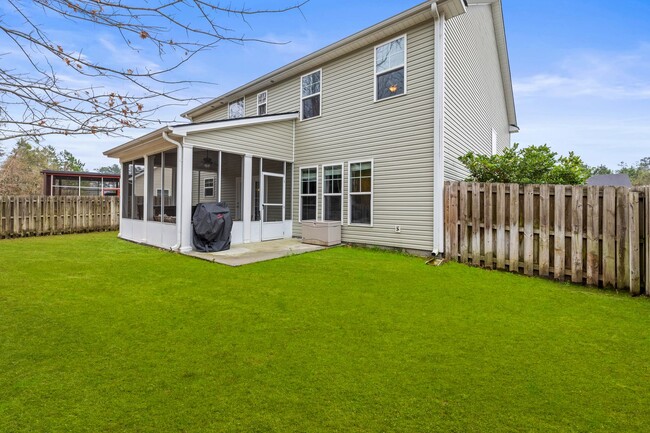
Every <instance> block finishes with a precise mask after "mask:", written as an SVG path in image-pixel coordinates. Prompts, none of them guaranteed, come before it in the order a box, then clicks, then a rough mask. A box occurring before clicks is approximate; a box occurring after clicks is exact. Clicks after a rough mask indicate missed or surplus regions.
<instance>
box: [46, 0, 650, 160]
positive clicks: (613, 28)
mask: <svg viewBox="0 0 650 433" xmlns="http://www.w3.org/2000/svg"><path fill="white" fill-rule="evenodd" d="M283 3H284V4H286V2H283V1H282V0H273V1H264V2H262V1H249V2H246V6H247V7H250V8H256V7H261V6H264V7H267V6H268V5H269V4H270V5H273V4H275V5H279V4H283ZM418 3H420V1H417V0H416V1H407V0H392V1H382V2H377V1H368V0H355V1H348V2H339V1H332V0H311V1H310V2H309V3H308V4H307V5H306V6H304V7H303V10H302V14H301V13H298V12H289V13H286V14H282V15H277V16H264V17H254V18H252V19H250V27H248V26H247V25H245V24H243V23H241V22H240V21H238V20H237V19H232V20H231V21H230V22H229V25H232V26H234V27H235V28H236V29H238V30H239V31H242V32H244V33H245V34H246V35H247V36H252V37H259V38H262V39H266V40H273V41H283V42H285V41H290V43H288V44H286V45H263V44H250V43H249V44H246V45H244V46H241V45H236V44H233V43H224V44H222V45H221V46H219V47H217V48H216V49H215V50H213V51H211V52H210V53H207V54H203V55H202V56H201V57H199V58H195V59H194V60H193V62H192V63H191V64H189V65H187V67H186V68H185V69H184V70H183V71H182V73H183V74H184V76H192V77H196V78H197V79H199V80H207V81H211V82H215V83H216V85H213V86H204V85H195V86H193V87H192V88H190V89H187V90H186V92H188V94H192V95H194V96H206V95H208V96H217V95H219V94H221V93H224V92H227V91H228V90H231V89H232V88H234V87H236V86H238V85H241V84H244V83H246V82H247V81H250V80H252V79H254V78H256V77H258V76H260V75H262V74H264V73H266V72H269V71H271V70H273V69H275V68H277V67H280V66H282V65H284V64H286V63H288V62H290V61H292V60H295V59H297V58H299V57H301V56H303V55H306V54H309V53H310V52H312V51H314V50H317V49H319V48H321V47H323V46H325V45H327V44H329V43H332V42H335V41H337V40H339V39H341V38H343V37H345V36H348V35H350V34H352V33H354V32H356V31H358V30H361V29H363V28H365V27H368V26H370V25H372V24H374V23H376V22H379V21H381V20H382V19H385V18H388V17H390V16H392V15H394V14H396V13H399V12H400V11H402V10H405V9H407V8H409V7H411V6H414V5H416V4H418ZM233 4H238V2H233ZM503 6H504V15H505V21H506V31H507V38H508V47H509V53H510V62H511V68H512V77H513V82H514V88H515V102H516V106H517V116H518V122H519V126H520V127H521V133H519V134H516V135H514V136H513V137H514V138H513V141H514V142H520V143H521V144H522V145H530V144H544V143H546V144H548V145H550V146H551V147H552V148H553V149H554V150H555V151H557V152H559V153H561V154H566V153H568V151H570V150H573V151H575V152H576V153H577V154H578V155H580V156H582V158H583V159H584V160H585V161H586V162H587V163H588V164H590V165H598V164H606V165H608V166H610V167H612V168H614V167H616V166H617V165H618V163H619V162H621V161H624V162H627V163H633V162H635V161H637V160H639V159H640V158H642V157H645V156H650V25H648V17H650V2H649V1H647V0H618V1H615V2H613V1H611V0H609V1H605V0H591V1H589V2H568V1H566V2H559V4H558V2H556V3H555V4H553V3H548V2H531V1H521V0H503ZM44 24H45V25H46V26H49V27H51V28H53V29H54V30H55V31H56V32H57V33H58V34H60V37H61V39H62V40H64V41H67V42H68V43H69V44H75V45H76V46H77V48H79V49H80V48H85V50H84V52H85V53H86V54H87V55H93V53H94V52H99V51H98V50H101V53H102V55H103V56H109V57H111V58H113V60H116V59H117V60H119V61H122V62H124V63H125V64H127V63H129V62H139V63H145V62H146V63H149V64H152V65H155V64H157V63H159V62H160V60H159V59H157V58H156V57H155V56H152V57H147V56H146V55H142V54H138V53H133V52H125V51H124V50H121V49H120V48H119V40H116V39H115V36H114V35H111V34H110V33H107V32H105V31H101V32H97V31H96V30H93V29H91V28H88V27H75V28H74V29H71V28H70V27H69V24H67V23H60V22H56V21H47V22H45V23H44ZM89 41H92V44H91V45H89V44H88V42H89ZM70 79H71V80H72V79H74V77H71V78H70ZM187 108H189V107H176V108H173V109H167V110H164V111H162V112H161V117H163V118H165V119H171V120H173V118H174V116H178V114H180V113H181V112H183V111H185V110H186V109H187ZM176 120H178V117H177V118H176ZM144 132H145V131H142V130H138V131H129V132H128V134H129V135H130V136H133V137H135V136H138V135H141V134H143V133H144ZM124 141H125V140H124V139H119V138H110V139H107V138H94V137H74V138H70V137H52V138H48V139H47V140H46V141H45V143H46V144H52V145H54V146H55V147H57V148H60V149H68V150H70V151H72V152H73V153H74V154H75V155H77V156H79V157H80V158H81V159H82V161H84V162H85V163H86V167H87V168H88V169H94V168H97V167H99V166H102V165H108V164H112V163H113V162H115V161H114V160H110V159H107V158H105V157H103V156H102V155H101V153H102V152H103V151H104V150H106V149H108V148H110V147H112V146H114V145H117V144H120V143H121V142H124Z"/></svg>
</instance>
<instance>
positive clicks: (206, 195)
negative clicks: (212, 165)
mask: <svg viewBox="0 0 650 433" xmlns="http://www.w3.org/2000/svg"><path fill="white" fill-rule="evenodd" d="M209 180H211V181H212V186H206V183H207V182H208V181H209ZM215 186H216V182H215V181H214V178H213V177H206V178H205V179H203V197H214V192H215ZM207 188H212V194H210V195H208V194H206V192H205V190H206V189H207Z"/></svg>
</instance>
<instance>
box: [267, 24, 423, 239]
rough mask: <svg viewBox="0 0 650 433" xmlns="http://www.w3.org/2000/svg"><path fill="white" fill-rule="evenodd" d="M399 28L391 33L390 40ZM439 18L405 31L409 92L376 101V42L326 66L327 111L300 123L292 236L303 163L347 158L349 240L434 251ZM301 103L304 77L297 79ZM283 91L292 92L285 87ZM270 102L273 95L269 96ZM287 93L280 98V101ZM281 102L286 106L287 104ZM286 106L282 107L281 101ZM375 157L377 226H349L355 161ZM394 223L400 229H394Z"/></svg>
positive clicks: (320, 168)
mask: <svg viewBox="0 0 650 433" xmlns="http://www.w3.org/2000/svg"><path fill="white" fill-rule="evenodd" d="M396 36H400V34H396V35H391V36H389V37H387V40H390V39H392V38H394V37H396ZM433 54H434V53H433V23H431V22H430V23H427V24H426V25H421V26H418V27H416V28H413V29H411V30H409V31H408V32H407V77H406V80H407V92H408V93H407V94H406V95H404V96H399V97H396V98H393V99H390V100H383V101H379V102H374V46H368V47H366V48H363V49H361V50H359V51H357V52H355V53H353V54H351V55H348V56H346V57H343V58H340V59H338V60H336V61H334V62H331V63H327V64H325V65H323V67H322V70H323V74H322V115H321V117H319V118H314V119H309V120H306V121H302V122H298V123H297V126H296V159H295V168H294V176H295V181H294V197H295V200H294V204H293V218H294V221H295V223H294V236H300V233H301V227H300V224H299V223H298V215H299V205H300V200H299V192H300V191H299V185H300V168H301V167H308V166H314V165H317V166H318V177H319V182H318V208H317V214H318V217H319V218H320V216H321V212H322V206H323V197H322V192H323V191H322V189H323V187H322V180H323V165H328V164H330V163H343V164H344V179H343V183H344V188H343V189H344V194H343V227H342V238H343V241H344V242H352V243H360V244H371V245H384V246H392V247H400V248H409V249H419V250H430V249H431V247H432V242H433V240H432V238H433V198H432V184H433ZM293 87H294V88H295V93H294V95H295V96H294V97H295V99H294V101H295V102H294V105H293V106H292V109H295V107H296V106H297V105H298V104H299V102H298V101H299V99H300V98H299V77H298V78H297V79H296V80H293ZM281 94H289V92H284V93H281ZM269 99H270V100H271V101H274V100H273V99H271V95H270V96H269ZM282 101H283V99H281V98H278V101H277V103H278V104H281V102H282ZM281 107H282V106H281ZM282 109H284V107H282ZM367 160H372V161H373V193H374V196H373V207H374V212H373V226H372V227H364V226H349V225H347V223H348V215H347V213H348V195H347V194H348V188H349V177H350V176H349V175H350V173H349V170H348V163H349V162H350V161H357V162H361V161H367ZM395 225H400V226H401V233H395Z"/></svg>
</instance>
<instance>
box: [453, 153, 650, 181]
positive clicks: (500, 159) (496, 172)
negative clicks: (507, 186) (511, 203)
mask: <svg viewBox="0 0 650 433" xmlns="http://www.w3.org/2000/svg"><path fill="white" fill-rule="evenodd" d="M458 159H459V161H460V162H462V163H463V165H465V167H466V168H467V169H468V170H469V173H470V174H469V176H468V178H467V179H466V180H467V181H470V182H495V183H520V184H558V185H584V184H585V183H586V181H587V179H589V178H590V177H591V176H595V175H601V174H614V173H618V174H626V175H628V176H629V177H630V181H631V182H632V185H650V157H645V158H642V159H641V160H640V161H637V162H636V163H634V164H631V165H628V164H625V163H623V162H621V163H620V164H619V167H618V169H610V168H609V167H607V166H605V165H599V166H593V167H592V166H589V165H587V164H585V163H584V161H583V160H582V158H581V157H580V156H578V155H576V154H575V153H574V152H569V155H568V156H561V155H558V154H557V152H553V151H552V150H551V148H550V147H549V146H548V145H546V144H544V145H541V146H528V147H520V145H519V143H515V144H514V145H513V146H511V147H509V148H506V149H505V150H504V151H503V153H500V154H497V155H481V154H477V153H474V152H468V153H466V154H465V155H462V156H460V157H459V158H458Z"/></svg>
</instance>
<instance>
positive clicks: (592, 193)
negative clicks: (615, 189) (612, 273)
mask: <svg viewBox="0 0 650 433" xmlns="http://www.w3.org/2000/svg"><path fill="white" fill-rule="evenodd" d="M599 214H600V188H598V187H597V186H590V187H588V188H587V284H589V285H591V286H597V285H598V280H599V274H600V266H599V237H600V215H599Z"/></svg>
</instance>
